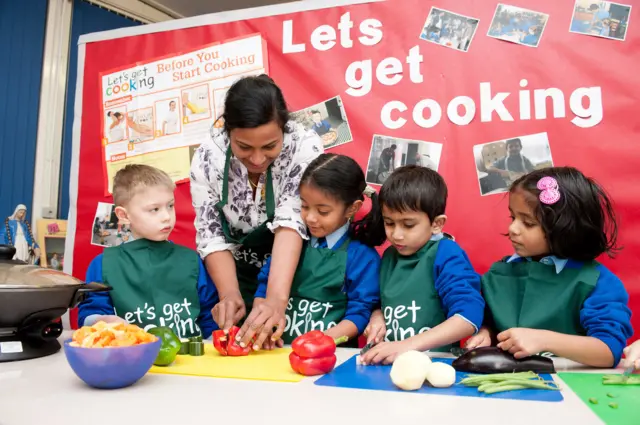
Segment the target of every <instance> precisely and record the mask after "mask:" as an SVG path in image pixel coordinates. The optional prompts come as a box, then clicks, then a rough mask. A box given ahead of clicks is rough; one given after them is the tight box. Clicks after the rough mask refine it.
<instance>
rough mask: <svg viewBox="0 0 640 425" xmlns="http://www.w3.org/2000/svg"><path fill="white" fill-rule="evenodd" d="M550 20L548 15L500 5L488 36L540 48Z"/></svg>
mask: <svg viewBox="0 0 640 425" xmlns="http://www.w3.org/2000/svg"><path fill="white" fill-rule="evenodd" d="M548 20H549V15H547V14H546V13H541V12H536V11H533V10H529V9H523V8H521V7H517V6H509V5H505V4H498V7H497V8H496V12H495V14H494V15H493V19H492V20H491V26H490V27H489V33H488V34H487V35H488V36H489V37H493V38H497V39H500V40H504V41H510V42H512V43H517V44H522V45H523V46H530V47H538V44H540V39H541V38H542V33H543V32H544V28H545V27H546V25H547V21H548Z"/></svg>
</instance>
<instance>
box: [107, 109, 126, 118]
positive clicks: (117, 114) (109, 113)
mask: <svg viewBox="0 0 640 425" xmlns="http://www.w3.org/2000/svg"><path fill="white" fill-rule="evenodd" d="M111 115H113V116H114V117H116V118H118V119H120V117H121V116H122V113H121V112H111V111H109V112H107V116H108V117H110V116H111Z"/></svg>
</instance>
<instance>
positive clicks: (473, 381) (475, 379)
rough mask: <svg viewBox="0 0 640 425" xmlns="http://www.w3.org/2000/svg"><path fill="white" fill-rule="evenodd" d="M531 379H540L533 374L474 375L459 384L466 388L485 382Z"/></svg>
mask: <svg viewBox="0 0 640 425" xmlns="http://www.w3.org/2000/svg"><path fill="white" fill-rule="evenodd" d="M532 378H537V379H540V377H539V376H538V375H537V374H535V373H533V372H520V373H499V374H493V375H483V376H478V375H474V376H471V377H467V378H464V379H462V380H461V381H460V383H461V384H463V385H467V386H479V385H481V384H483V383H485V382H498V381H502V380H505V379H510V380H512V379H523V380H530V379H532Z"/></svg>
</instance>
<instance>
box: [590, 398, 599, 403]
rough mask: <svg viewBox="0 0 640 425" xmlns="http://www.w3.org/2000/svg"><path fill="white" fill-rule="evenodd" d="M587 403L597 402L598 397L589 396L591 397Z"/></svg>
mask: <svg viewBox="0 0 640 425" xmlns="http://www.w3.org/2000/svg"><path fill="white" fill-rule="evenodd" d="M589 403H591V404H598V399H597V398H594V397H591V398H590V399H589Z"/></svg>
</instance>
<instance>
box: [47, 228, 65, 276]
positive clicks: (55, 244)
mask: <svg viewBox="0 0 640 425" xmlns="http://www.w3.org/2000/svg"><path fill="white" fill-rule="evenodd" d="M44 244H45V245H44V250H45V255H46V258H47V268H50V269H55V270H62V268H63V267H64V244H65V238H64V237H62V238H60V237H47V236H45V237H44Z"/></svg>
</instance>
